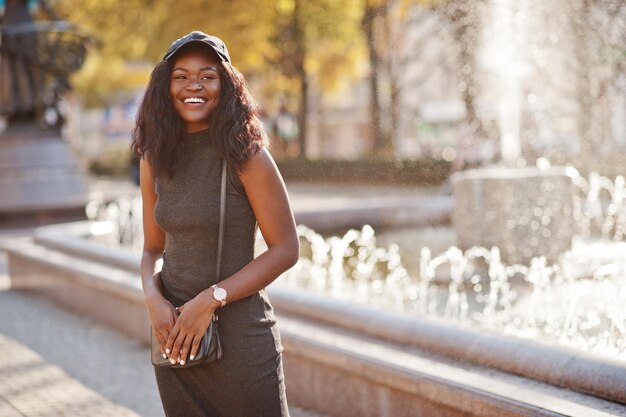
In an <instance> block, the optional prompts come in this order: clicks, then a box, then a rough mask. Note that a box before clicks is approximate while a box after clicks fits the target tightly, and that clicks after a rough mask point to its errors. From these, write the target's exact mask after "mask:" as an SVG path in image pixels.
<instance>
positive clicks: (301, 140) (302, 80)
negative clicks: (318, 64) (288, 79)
mask: <svg viewBox="0 0 626 417" xmlns="http://www.w3.org/2000/svg"><path fill="white" fill-rule="evenodd" d="M302 1H303V0H295V4H294V10H293V20H292V25H293V34H294V44H295V54H294V60H295V71H296V77H297V78H298V81H299V86H298V87H299V90H300V91H299V93H300V94H299V95H300V103H299V105H298V115H297V119H298V146H299V154H298V156H299V157H300V158H302V159H307V154H306V148H307V130H308V129H307V128H308V113H309V83H308V80H307V73H306V67H305V59H306V45H305V39H304V28H303V27H302V20H301V19H302V17H301V16H302V12H301V6H302V4H301V2H302Z"/></svg>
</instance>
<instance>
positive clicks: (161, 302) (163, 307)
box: [145, 293, 178, 358]
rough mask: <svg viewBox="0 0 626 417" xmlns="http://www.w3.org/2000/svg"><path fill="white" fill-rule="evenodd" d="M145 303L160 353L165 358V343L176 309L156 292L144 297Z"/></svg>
mask: <svg viewBox="0 0 626 417" xmlns="http://www.w3.org/2000/svg"><path fill="white" fill-rule="evenodd" d="M145 304H146V308H147V309H148V314H149V316H150V323H151V324H152V330H153V331H154V334H155V336H156V338H157V340H158V341H159V345H160V346H161V355H163V357H164V358H165V357H166V352H165V345H166V343H167V339H168V338H169V336H170V332H171V331H172V329H173V328H174V324H175V323H176V319H177V318H178V311H176V308H175V307H174V306H173V305H172V303H170V302H169V301H167V300H166V299H165V297H163V296H162V295H161V294H157V293H155V294H152V295H151V296H148V297H146V299H145Z"/></svg>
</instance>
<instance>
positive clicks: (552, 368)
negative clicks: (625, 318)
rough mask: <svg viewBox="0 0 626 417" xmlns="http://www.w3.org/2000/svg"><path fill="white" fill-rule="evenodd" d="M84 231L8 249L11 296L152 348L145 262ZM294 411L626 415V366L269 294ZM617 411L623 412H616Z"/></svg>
mask: <svg viewBox="0 0 626 417" xmlns="http://www.w3.org/2000/svg"><path fill="white" fill-rule="evenodd" d="M92 226H93V224H90V223H88V222H79V223H71V224H65V225H54V226H47V227H42V228H39V229H37V230H36V231H35V233H34V235H33V236H32V237H28V238H22V239H12V240H8V241H4V242H1V245H0V247H1V248H2V249H3V250H4V251H6V252H7V254H8V256H9V267H10V276H11V285H12V287H14V288H24V289H28V290H33V291H37V292H39V293H41V294H44V295H45V296H47V297H49V298H52V299H54V300H56V301H58V302H60V303H62V304H64V305H66V306H67V307H69V308H71V309H74V310H76V311H79V312H81V313H82V314H85V315H87V316H89V317H92V318H94V319H97V320H99V321H102V322H104V323H107V324H109V325H111V326H112V327H114V328H116V329H119V330H121V331H123V332H126V333H127V334H129V335H130V336H132V337H135V338H137V339H139V340H141V341H144V342H146V343H147V341H148V339H149V330H148V329H149V326H148V320H147V317H146V313H145V309H144V305H143V293H142V290H141V283H140V280H139V255H138V254H135V253H131V252H129V251H124V250H120V249H112V248H106V247H102V246H97V245H95V244H92V243H89V242H88V241H87V238H88V237H89V235H90V233H91V228H92ZM268 292H269V294H270V297H271V299H272V302H273V304H274V306H275V307H276V310H277V314H278V316H279V325H280V328H281V332H282V338H283V344H284V346H285V372H286V377H287V381H288V390H289V391H288V392H289V396H290V401H292V402H293V403H294V404H296V405H299V406H301V407H303V408H309V409H314V410H317V411H318V412H322V413H325V414H327V415H330V416H362V417H363V416H372V417H374V416H380V415H384V416H394V417H395V416H404V415H407V416H408V415H415V414H416V412H418V411H417V410H421V411H419V413H422V414H420V415H428V416H446V417H453V416H488V415H498V416H529V415H532V416H535V415H537V416H544V415H545V416H581V417H582V416H584V417H588V416H592V415H593V416H609V415H610V416H615V415H623V416H626V406H624V405H623V404H626V378H624V375H626V363H624V362H620V361H616V360H610V359H606V358H601V357H596V356H593V355H589V354H585V353H582V352H577V351H572V350H567V349H562V348H556V347H553V346H548V345H543V344H540V343H537V342H533V341H529V340H525V339H519V338H514V337H504V336H501V335H497V334H490V333H487V332H479V331H476V330H474V329H470V328H461V327H459V326H456V325H452V324H449V323H446V322H440V321H436V320H430V319H429V320H426V319H422V318H418V317H408V316H404V315H400V314H395V313H391V312H386V311H380V310H374V309H371V308H367V307H364V306H359V305H351V304H350V305H349V304H345V303H342V302H339V301H337V300H333V299H330V298H326V297H322V296H319V295H314V294H310V293H308V292H305V291H303V290H294V289H288V288H283V287H280V286H279V285H272V286H271V287H270V288H269V289H268ZM618 403H621V404H618Z"/></svg>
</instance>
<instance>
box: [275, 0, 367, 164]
mask: <svg viewBox="0 0 626 417" xmlns="http://www.w3.org/2000/svg"><path fill="white" fill-rule="evenodd" d="M277 9H278V12H279V19H278V27H277V31H276V35H275V37H274V45H275V47H276V50H277V52H278V53H277V54H275V55H273V57H274V60H273V66H274V70H275V71H276V72H278V73H280V74H281V76H282V77H285V78H286V79H287V80H290V82H287V83H284V84H285V85H288V86H290V87H291V89H287V90H284V91H278V92H277V93H278V94H279V95H283V96H285V97H290V96H291V97H294V96H295V99H296V100H297V102H298V107H297V119H298V125H299V131H298V144H299V149H300V157H303V158H306V157H307V155H306V149H307V132H308V124H309V123H308V115H309V114H310V107H309V104H310V101H311V100H310V85H311V83H312V82H313V83H315V85H316V86H317V87H318V88H319V89H320V92H323V91H329V90H334V89H336V88H337V87H339V86H340V85H341V84H342V81H344V82H345V81H346V80H350V79H351V78H352V77H354V76H355V75H356V73H357V65H356V64H357V63H358V62H359V59H360V58H361V51H362V49H363V48H362V43H361V40H360V37H359V34H360V31H359V24H358V23H359V13H360V9H359V4H358V2H357V1H355V0H351V1H342V0H308V1H303V0H281V1H278V2H277Z"/></svg>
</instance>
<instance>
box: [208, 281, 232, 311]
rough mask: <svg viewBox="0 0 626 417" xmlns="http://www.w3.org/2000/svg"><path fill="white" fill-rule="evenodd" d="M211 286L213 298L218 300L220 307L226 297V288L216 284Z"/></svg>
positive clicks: (222, 305) (223, 304)
mask: <svg viewBox="0 0 626 417" xmlns="http://www.w3.org/2000/svg"><path fill="white" fill-rule="evenodd" d="M211 288H213V298H215V299H216V300H217V301H219V302H220V304H221V307H224V306H225V305H226V297H227V296H228V293H227V292H226V290H225V289H224V288H222V287H218V286H217V285H211Z"/></svg>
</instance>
